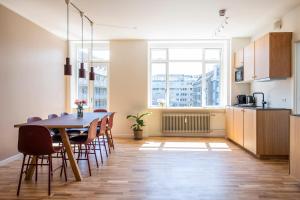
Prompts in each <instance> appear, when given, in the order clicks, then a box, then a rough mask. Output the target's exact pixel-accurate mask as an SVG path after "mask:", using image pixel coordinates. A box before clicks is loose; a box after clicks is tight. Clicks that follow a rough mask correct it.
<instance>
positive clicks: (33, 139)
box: [17, 125, 67, 195]
mask: <svg viewBox="0 0 300 200" xmlns="http://www.w3.org/2000/svg"><path fill="white" fill-rule="evenodd" d="M18 150H19V152H20V153H23V155H24V156H23V162H22V167H21V172H20V178H19V184H18V190H17V195H19V193H20V188H21V182H22V177H23V173H26V171H23V170H24V166H25V165H32V164H25V159H26V157H27V156H36V157H37V159H36V163H35V164H33V165H35V167H36V168H35V170H36V172H35V173H36V175H37V173H38V171H37V169H38V168H37V166H38V165H48V167H49V168H48V195H50V194H51V175H52V172H53V171H52V154H54V153H61V155H62V168H63V171H64V174H65V178H67V176H66V168H65V164H64V162H65V157H64V154H63V152H62V147H53V146H52V139H51V134H50V131H49V130H48V129H47V128H46V127H43V126H36V125H25V126H22V127H20V129H19V138H18ZM40 156H47V158H48V163H47V164H38V157H40Z"/></svg>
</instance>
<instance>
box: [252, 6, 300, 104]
mask: <svg viewBox="0 0 300 200" xmlns="http://www.w3.org/2000/svg"><path fill="white" fill-rule="evenodd" d="M278 17H281V16H278ZM281 19H282V29H280V30H275V29H274V27H273V22H270V23H269V24H267V25H266V26H264V27H263V28H261V29H260V30H258V31H257V32H256V33H255V34H254V35H253V37H252V39H253V40H254V39H256V38H258V37H260V36H262V35H264V34H266V33H268V32H293V42H295V41H299V40H300V23H299V19H300V6H298V7H297V8H295V9H293V10H291V11H290V12H288V13H286V14H285V15H284V16H282V17H281ZM294 52H295V47H294V46H293V70H292V71H293V73H292V74H293V76H292V78H288V79H286V80H273V81H270V82H253V83H252V84H251V91H252V92H254V91H261V92H264V93H265V95H266V100H267V102H269V103H270V104H269V105H270V106H271V107H284V108H293V107H294V106H293V104H294V103H293V102H294V75H295V74H294V71H295V70H294V69H295V64H294V60H295V59H294V55H295V53H294Z"/></svg>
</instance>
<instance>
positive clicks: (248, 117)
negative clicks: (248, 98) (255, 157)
mask: <svg viewBox="0 0 300 200" xmlns="http://www.w3.org/2000/svg"><path fill="white" fill-rule="evenodd" d="M244 147H245V148H246V149H247V150H249V151H251V152H252V153H254V154H256V110H251V109H245V110H244Z"/></svg>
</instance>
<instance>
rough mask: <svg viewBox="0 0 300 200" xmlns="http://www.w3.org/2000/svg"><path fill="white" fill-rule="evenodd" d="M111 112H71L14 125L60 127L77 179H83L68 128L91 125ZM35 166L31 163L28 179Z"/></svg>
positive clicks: (34, 158) (17, 126)
mask: <svg viewBox="0 0 300 200" xmlns="http://www.w3.org/2000/svg"><path fill="white" fill-rule="evenodd" d="M110 114H111V112H85V113H84V114H83V117H77V114H69V115H64V116H61V117H57V118H53V119H45V120H40V121H35V122H31V123H21V124H16V125H14V127H15V128H19V127H21V126H25V125H39V126H44V127H46V128H48V129H54V128H55V129H58V130H59V134H60V135H61V138H62V143H63V146H64V148H65V151H66V153H67V156H68V160H69V162H70V166H71V168H72V171H73V174H74V177H75V179H76V181H81V180H82V176H81V173H80V170H79V167H78V164H77V162H76V158H75V157H74V153H73V151H72V147H71V143H70V140H69V136H68V134H67V132H66V129H73V128H74V129H81V128H86V127H88V126H89V125H90V123H91V122H92V121H93V120H95V119H99V121H101V119H102V118H104V117H105V116H108V117H109V116H110ZM36 159H38V158H37V156H33V158H32V160H31V164H34V163H36ZM34 170H35V167H34V165H30V167H29V169H28V171H27V173H26V177H25V179H26V180H30V179H31V178H32V176H33V174H34Z"/></svg>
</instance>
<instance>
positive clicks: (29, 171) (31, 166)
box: [25, 156, 37, 180]
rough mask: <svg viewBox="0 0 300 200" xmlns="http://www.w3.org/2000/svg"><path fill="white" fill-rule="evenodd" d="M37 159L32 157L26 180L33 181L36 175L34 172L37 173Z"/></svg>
mask: <svg viewBox="0 0 300 200" xmlns="http://www.w3.org/2000/svg"><path fill="white" fill-rule="evenodd" d="M36 159H37V157H36V156H32V158H31V161H30V164H31V165H29V167H28V169H27V171H26V176H25V180H31V178H32V176H33V174H34V171H35V163H36Z"/></svg>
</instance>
